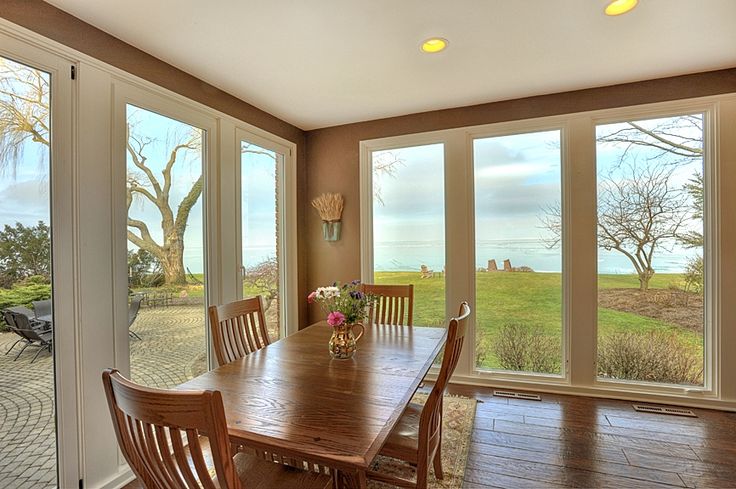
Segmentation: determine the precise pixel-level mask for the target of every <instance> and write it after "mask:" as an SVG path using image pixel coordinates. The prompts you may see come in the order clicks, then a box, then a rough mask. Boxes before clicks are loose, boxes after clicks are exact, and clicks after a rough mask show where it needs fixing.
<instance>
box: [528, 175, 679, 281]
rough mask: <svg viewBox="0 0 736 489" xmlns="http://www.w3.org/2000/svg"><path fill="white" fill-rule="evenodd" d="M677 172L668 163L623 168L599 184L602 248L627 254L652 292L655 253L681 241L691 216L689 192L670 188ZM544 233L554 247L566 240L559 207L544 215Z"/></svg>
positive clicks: (599, 239) (672, 186) (599, 227)
mask: <svg viewBox="0 0 736 489" xmlns="http://www.w3.org/2000/svg"><path fill="white" fill-rule="evenodd" d="M674 171H675V168H674V167H672V166H669V165H665V164H663V163H661V162H660V163H651V162H650V163H648V164H646V165H636V164H629V165H625V166H623V167H619V170H618V171H617V172H616V173H615V174H610V175H608V176H607V177H605V178H604V179H602V181H601V182H600V183H599V188H598V244H599V246H601V247H602V248H604V249H606V250H615V251H618V252H619V253H621V254H623V255H624V256H625V257H626V258H628V260H629V261H630V262H631V264H632V265H633V267H634V270H635V271H636V274H637V276H638V278H639V290H647V289H648V288H649V281H650V280H651V278H652V277H653V276H654V273H655V268H654V256H655V252H656V251H657V250H659V249H661V248H665V249H666V248H667V247H668V246H672V245H674V244H675V243H676V242H677V241H681V240H682V239H683V238H684V237H685V236H686V233H685V231H684V227H685V223H686V222H687V221H688V219H689V218H690V216H689V215H688V213H689V211H690V205H689V203H688V198H687V194H686V192H685V191H684V190H683V189H681V188H678V187H676V186H674V185H672V184H671V183H670V180H671V178H672V174H673V173H674ZM540 220H541V221H542V225H543V227H545V228H546V229H548V230H549V231H551V233H552V236H553V237H552V238H550V239H549V240H548V245H549V246H550V247H553V246H556V245H558V244H559V242H560V239H561V229H562V228H561V214H560V206H559V204H555V205H553V206H549V207H547V208H545V209H544V214H543V216H542V217H540Z"/></svg>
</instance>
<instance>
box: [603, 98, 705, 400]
mask: <svg viewBox="0 0 736 489" xmlns="http://www.w3.org/2000/svg"><path fill="white" fill-rule="evenodd" d="M703 120H704V114H702V113H695V114H682V115H677V116H673V117H664V118H656V119H648V120H637V121H625V122H619V123H612V124H603V125H599V126H598V127H597V132H596V137H597V172H598V375H599V377H601V378H603V379H616V380H625V381H636V382H655V383H662V384H680V385H692V386H702V385H703V378H704V377H703V374H704V341H703V338H704V326H705V323H704V317H705V316H704V304H705V301H704V299H705V296H704V292H705V290H706V288H705V281H704V278H705V273H704V272H705V266H704V263H705V261H706V260H707V259H708V257H707V256H704V250H705V247H704V244H705V236H706V235H705V233H704V225H703V222H704V217H705V216H704V205H703V204H704V201H705V199H704V197H705V188H704V184H703V182H704V165H703V148H704V144H703V142H704V132H703Z"/></svg>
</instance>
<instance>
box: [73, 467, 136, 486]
mask: <svg viewBox="0 0 736 489" xmlns="http://www.w3.org/2000/svg"><path fill="white" fill-rule="evenodd" d="M134 479H135V474H133V471H132V470H130V468H128V466H124V468H121V469H120V471H119V472H118V473H117V474H115V475H114V476H112V477H111V478H109V479H107V480H106V481H103V482H101V483H100V484H98V485H96V486H89V487H88V486H86V485H85V486H84V487H85V489H120V488H121V487H123V486H125V484H127V483H129V482H131V481H133V480H134Z"/></svg>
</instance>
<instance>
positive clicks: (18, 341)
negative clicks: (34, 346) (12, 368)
mask: <svg viewBox="0 0 736 489" xmlns="http://www.w3.org/2000/svg"><path fill="white" fill-rule="evenodd" d="M21 341H23V338H21V339H19V340H17V341H16V342H15V343H13V346H11V347H10V348H8V351H6V352H5V355H7V354H8V353H10V350H12V349H13V348H15V345H17V344H18V343H20V342H21Z"/></svg>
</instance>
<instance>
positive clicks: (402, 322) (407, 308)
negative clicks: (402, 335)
mask: <svg viewBox="0 0 736 489" xmlns="http://www.w3.org/2000/svg"><path fill="white" fill-rule="evenodd" d="M361 290H362V291H363V292H365V293H367V294H371V295H373V296H374V297H375V300H374V301H372V302H371V304H370V306H369V308H368V324H386V325H390V326H411V325H412V324H413V319H414V318H413V311H414V308H413V304H414V286H413V285H411V284H410V285H378V284H362V285H361Z"/></svg>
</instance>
